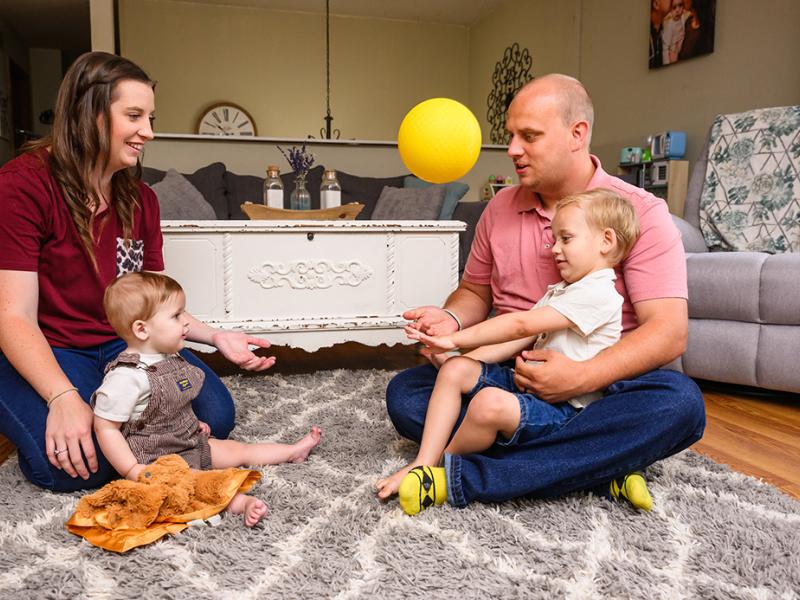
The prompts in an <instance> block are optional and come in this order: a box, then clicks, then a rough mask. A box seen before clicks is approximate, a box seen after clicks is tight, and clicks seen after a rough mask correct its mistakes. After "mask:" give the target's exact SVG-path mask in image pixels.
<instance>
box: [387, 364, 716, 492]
mask: <svg viewBox="0 0 800 600" xmlns="http://www.w3.org/2000/svg"><path fill="white" fill-rule="evenodd" d="M437 372H438V371H437V370H436V369H435V368H434V367H433V366H431V365H423V366H419V367H414V368H413V369H408V370H407V371H403V372H401V373H398V374H397V375H396V376H395V377H394V378H393V379H392V381H391V382H390V383H389V386H388V387H387V389H386V406H387V410H388V412H389V418H391V420H392V423H393V424H394V426H395V429H397V431H398V433H400V435H402V436H403V437H405V438H408V439H410V440H413V441H416V442H419V441H420V439H422V427H423V423H424V421H425V412H426V411H427V408H428V400H429V398H430V395H431V391H432V390H433V385H434V383H435V381H436V374H437ZM466 407H467V403H463V404H462V410H461V415H460V417H459V420H458V423H457V424H456V427H458V426H459V425H460V424H461V420H462V419H463V417H464V414H465V413H466ZM704 428H705V405H704V402H703V395H702V393H701V392H700V389H699V388H698V387H697V385H696V384H695V383H694V382H693V381H692V380H691V379H689V378H688V377H686V376H685V375H683V374H682V373H678V372H677V371H669V370H664V369H659V370H657V371H651V372H649V373H645V374H644V375H641V376H640V377H637V378H635V379H630V380H623V381H618V382H616V383H614V384H612V385H611V386H609V388H608V389H607V390H606V392H605V395H604V397H603V398H602V399H600V400H597V401H596V402H593V403H592V404H590V405H589V406H588V407H586V408H585V409H583V410H582V411H581V412H580V414H578V415H577V416H576V417H575V418H573V419H572V420H570V421H569V423H567V424H566V425H565V426H564V427H562V428H561V429H559V430H558V431H556V432H554V433H551V434H549V435H546V436H544V437H542V438H540V439H538V440H535V441H533V442H532V443H530V444H526V445H525V446H524V447H503V446H499V445H497V444H495V445H494V446H492V447H491V448H489V449H488V450H486V451H485V452H482V453H480V454H466V455H463V456H459V455H450V454H448V455H446V456H445V470H446V474H447V500H448V502H450V504H452V505H454V506H459V507H463V506H466V505H467V504H469V503H470V502H472V501H474V500H477V501H479V502H502V501H504V500H509V499H511V498H518V497H521V496H528V497H534V498H547V497H553V496H561V495H563V494H567V493H570V492H574V491H578V490H595V489H599V488H600V487H601V486H604V487H606V488H607V485H608V483H609V482H610V481H611V480H612V479H614V478H616V477H621V476H623V475H625V474H626V473H629V472H631V471H637V470H642V469H644V468H645V467H647V466H649V465H651V464H652V463H654V462H656V461H657V460H660V459H662V458H666V457H667V456H670V455H672V454H675V453H676V452H680V451H681V450H683V449H684V448H687V447H689V446H691V445H692V444H693V443H694V442H696V441H697V440H699V439H700V438H701V437H702V436H703V429H704Z"/></svg>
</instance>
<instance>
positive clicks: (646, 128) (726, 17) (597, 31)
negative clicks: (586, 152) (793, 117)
mask: <svg viewBox="0 0 800 600" xmlns="http://www.w3.org/2000/svg"><path fill="white" fill-rule="evenodd" d="M612 7H613V9H614V10H612ZM647 21H648V7H647V3H646V2H642V1H640V0H594V1H592V2H584V3H583V22H584V24H585V26H584V29H583V35H582V37H581V46H582V48H581V50H582V51H581V77H582V79H583V81H584V83H585V84H586V85H587V87H588V88H589V90H590V92H591V93H592V96H593V98H594V101H595V106H596V109H597V112H598V120H597V121H598V126H597V130H596V131H597V138H596V143H595V146H594V149H595V151H596V152H597V153H598V154H599V155H600V156H601V159H602V160H603V161H604V162H605V163H606V164H612V163H614V162H616V160H617V159H618V153H619V148H620V147H622V146H634V145H639V144H641V143H643V138H644V136H646V135H647V134H648V133H653V132H657V131H664V130H666V129H679V130H684V131H687V132H688V138H689V147H688V157H689V158H690V159H692V160H693V159H694V158H695V157H696V156H697V154H698V153H699V151H700V148H701V147H702V144H703V142H704V140H705V136H706V134H707V132H708V128H709V127H710V125H711V121H712V120H713V118H714V116H715V115H717V114H721V113H730V112H739V111H744V110H749V109H752V108H759V107H766V106H785V105H789V104H800V68H798V66H797V60H798V57H800V3H799V2H796V1H795V0H762V1H761V2H758V3H757V4H755V3H753V2H750V1H749V0H717V19H716V35H715V40H714V52H713V53H712V54H708V55H705V56H700V57H697V58H693V59H690V60H687V61H686V62H681V63H678V64H676V65H672V66H669V67H666V68H663V69H657V70H653V71H650V70H648V68H647V58H646V56H647V47H648V32H647V25H646V23H647ZM590 23H592V24H595V26H593V27H588V24H590ZM620 31H621V32H623V33H624V35H620V34H619V33H618V32H620Z"/></svg>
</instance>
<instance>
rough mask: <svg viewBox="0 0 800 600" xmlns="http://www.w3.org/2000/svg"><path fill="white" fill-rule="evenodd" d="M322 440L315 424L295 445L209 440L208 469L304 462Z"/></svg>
mask: <svg viewBox="0 0 800 600" xmlns="http://www.w3.org/2000/svg"><path fill="white" fill-rule="evenodd" d="M321 439H322V430H321V429H320V428H319V427H317V426H316V425H314V427H312V428H311V431H309V432H308V434H306V435H305V436H304V437H302V438H300V439H299V440H297V441H296V442H295V443H294V444H272V443H267V442H264V443H259V444H246V443H244V442H238V441H236V440H217V439H214V438H210V439H209V440H208V444H209V446H211V466H212V467H213V468H215V469H227V468H228V467H245V466H261V465H278V464H281V463H286V462H294V463H297V462H303V461H304V460H306V459H307V458H308V455H309V454H310V453H311V450H313V449H314V448H315V447H316V446H317V445H318V444H319V443H320V440H321Z"/></svg>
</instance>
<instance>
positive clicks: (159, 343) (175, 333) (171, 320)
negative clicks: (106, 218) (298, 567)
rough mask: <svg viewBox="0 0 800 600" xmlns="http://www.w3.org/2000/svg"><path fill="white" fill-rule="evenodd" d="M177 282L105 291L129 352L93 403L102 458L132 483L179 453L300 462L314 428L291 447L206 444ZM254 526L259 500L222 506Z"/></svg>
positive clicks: (221, 465)
mask: <svg viewBox="0 0 800 600" xmlns="http://www.w3.org/2000/svg"><path fill="white" fill-rule="evenodd" d="M185 304H186V297H185V295H184V292H183V289H182V288H181V286H180V284H178V282H176V281H175V280H174V279H172V278H170V277H167V276H166V275H161V274H158V273H148V272H142V273H128V274H126V275H123V276H122V277H120V278H118V279H117V280H115V281H114V282H112V283H111V285H109V286H108V289H107V290H106V293H105V297H104V299H103V306H104V308H105V311H106V315H107V317H108V321H109V323H110V324H111V326H112V327H113V328H114V330H115V331H116V332H117V334H118V335H119V336H120V337H121V338H122V339H123V340H124V341H125V342H126V343H127V345H128V347H127V348H126V349H125V350H124V351H123V352H121V353H120V354H119V356H117V358H116V359H115V360H113V361H112V362H110V363H109V364H108V366H107V367H106V375H105V378H104V379H103V383H102V385H101V386H100V387H99V388H98V389H97V391H96V392H95V394H94V396H93V398H92V404H93V407H94V429H95V432H96V434H97V441H98V443H99V445H100V449H101V450H102V452H103V454H104V455H105V457H106V458H107V459H108V461H109V462H110V463H111V465H112V466H113V467H114V468H115V469H116V470H117V472H118V473H119V474H120V475H121V476H123V477H125V478H127V479H130V480H132V481H136V479H137V478H138V476H139V473H140V472H141V471H142V470H143V469H144V468H145V466H146V465H148V464H149V463H151V462H153V461H154V460H155V459H157V458H158V457H159V456H163V455H165V454H178V455H180V456H181V457H182V458H183V459H184V460H185V461H186V462H187V463H188V464H189V466H190V467H192V468H194V469H200V470H203V469H226V468H229V467H243V466H260V465H275V464H280V463H285V462H302V461H304V460H306V458H307V457H308V455H309V453H310V452H311V450H312V449H313V448H314V447H315V446H317V445H318V444H319V442H320V439H321V436H322V432H321V430H320V429H319V427H312V428H311V431H310V432H309V433H308V434H307V435H306V436H304V437H303V438H301V439H300V440H298V441H297V442H295V443H294V444H273V443H258V444H247V443H243V442H238V441H235V440H218V439H215V438H210V437H209V433H210V428H209V426H208V425H207V424H206V423H203V422H201V421H199V420H198V419H197V417H196V416H195V414H194V412H193V411H192V400H194V398H196V397H197V395H198V393H199V392H200V389H201V388H202V387H203V380H204V378H205V375H204V373H203V371H202V370H201V369H199V368H198V367H195V366H193V365H191V364H189V362H187V361H186V359H184V358H183V357H182V356H181V355H180V354H178V352H179V351H180V350H181V348H182V347H183V341H184V339H185V338H186V334H187V333H188V331H189V325H190V321H189V318H188V316H187V314H186V311H185ZM227 510H228V511H230V512H231V513H234V514H243V515H244V521H245V524H246V525H247V526H249V527H252V526H253V525H255V524H256V523H258V521H260V520H261V519H262V518H263V517H264V515H265V514H266V513H267V506H266V504H264V502H263V501H262V500H260V499H258V498H255V497H253V496H246V495H244V494H241V493H240V494H236V496H235V497H234V498H233V500H231V502H230V504H229V505H228V507H227Z"/></svg>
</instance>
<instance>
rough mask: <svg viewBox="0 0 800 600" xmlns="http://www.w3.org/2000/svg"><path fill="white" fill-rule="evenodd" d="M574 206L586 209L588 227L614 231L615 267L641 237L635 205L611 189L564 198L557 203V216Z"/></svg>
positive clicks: (584, 212)
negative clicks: (567, 207) (563, 209)
mask: <svg viewBox="0 0 800 600" xmlns="http://www.w3.org/2000/svg"><path fill="white" fill-rule="evenodd" d="M571 204H577V205H578V206H579V207H580V208H581V210H583V214H584V215H586V223H587V224H588V225H589V227H591V228H593V229H596V230H598V231H603V230H604V229H613V230H614V233H615V234H616V236H617V246H616V248H615V249H614V250H613V251H612V252H611V253H610V254H609V259H611V260H612V261H613V264H617V263H619V262H622V260H624V258H625V257H626V256H628V252H630V251H631V248H633V244H634V243H636V239H637V238H638V237H639V219H638V218H637V217H636V211H635V210H634V209H633V205H632V204H631V203H630V202H629V201H628V200H626V199H625V198H623V197H622V196H620V195H619V194H616V193H615V192H612V191H611V190H608V189H605V188H597V189H594V190H590V191H588V192H582V193H580V194H573V195H571V196H567V197H566V198H563V199H562V200H560V201H559V202H558V204H556V213H558V211H559V210H561V209H562V208H564V207H565V206H570V205H571Z"/></svg>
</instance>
